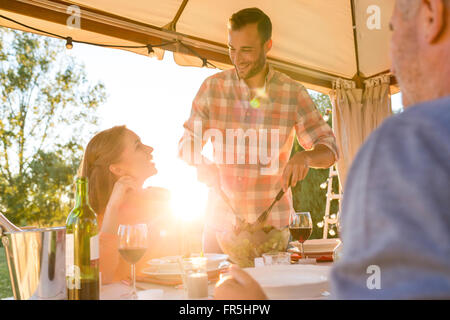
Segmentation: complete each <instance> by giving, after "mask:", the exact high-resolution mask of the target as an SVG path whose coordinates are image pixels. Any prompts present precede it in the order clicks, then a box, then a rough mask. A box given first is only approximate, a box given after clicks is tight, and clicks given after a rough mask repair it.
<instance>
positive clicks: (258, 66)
mask: <svg viewBox="0 0 450 320" xmlns="http://www.w3.org/2000/svg"><path fill="white" fill-rule="evenodd" d="M265 65H266V57H265V56H264V54H263V53H261V54H260V55H259V57H258V60H256V61H255V63H254V65H253V67H252V68H251V69H250V70H249V71H248V72H247V74H245V75H242V76H241V78H242V79H244V80H246V79H249V78H252V77H254V76H255V75H257V74H258V73H259V72H260V71H261V70H263V69H264V66H265ZM235 68H236V69H237V67H236V66H235Z"/></svg>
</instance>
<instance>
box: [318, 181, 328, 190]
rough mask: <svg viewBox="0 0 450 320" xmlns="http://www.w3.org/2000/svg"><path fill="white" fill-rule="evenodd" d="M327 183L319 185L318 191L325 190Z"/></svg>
mask: <svg viewBox="0 0 450 320" xmlns="http://www.w3.org/2000/svg"><path fill="white" fill-rule="evenodd" d="M327 185H328V183H327V182H326V181H325V182H324V183H322V184H321V185H320V189H325V188H326V187H327Z"/></svg>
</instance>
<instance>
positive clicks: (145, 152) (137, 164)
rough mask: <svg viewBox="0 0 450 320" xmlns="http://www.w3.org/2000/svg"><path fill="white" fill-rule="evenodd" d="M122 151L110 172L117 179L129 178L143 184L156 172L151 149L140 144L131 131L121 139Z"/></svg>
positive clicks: (139, 140)
mask: <svg viewBox="0 0 450 320" xmlns="http://www.w3.org/2000/svg"><path fill="white" fill-rule="evenodd" d="M123 144H124V150H123V152H122V155H121V157H120V159H119V161H118V162H117V163H114V164H112V165H111V166H110V170H111V172H112V173H113V174H115V175H116V176H118V177H122V176H131V177H133V178H135V179H137V180H139V181H142V182H144V181H145V180H146V179H147V178H149V177H151V176H153V175H155V174H156V173H157V172H158V171H157V170H156V168H155V164H154V163H153V162H152V159H153V156H152V152H153V148H152V147H150V146H147V145H145V144H143V143H142V142H141V139H140V138H139V137H138V136H137V135H136V134H135V133H134V132H133V131H131V130H127V131H126V133H125V136H124V137H123Z"/></svg>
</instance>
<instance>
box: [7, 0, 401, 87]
mask: <svg viewBox="0 0 450 320" xmlns="http://www.w3.org/2000/svg"><path fill="white" fill-rule="evenodd" d="M72 5H76V6H78V8H79V9H80V15H81V19H80V28H79V29H78V28H73V27H71V26H70V23H69V25H68V23H67V22H68V18H69V13H68V12H70V11H68V7H69V6H72ZM393 5H394V1H392V0H377V1H376V2H375V5H374V1H372V0H320V1H317V0H316V1H311V0H246V1H242V0H229V1H214V0H208V1H206V0H164V1H161V0H114V1H111V0H78V1H56V0H0V15H2V16H4V17H3V18H0V25H2V26H6V27H9V28H14V29H19V30H24V31H29V32H34V33H40V32H39V31H36V30H32V29H30V28H28V27H26V26H31V27H34V28H37V29H40V30H45V31H46V32H50V33H53V34H55V35H60V36H63V37H64V38H65V37H71V38H73V39H74V40H77V41H86V42H93V43H98V44H115V45H121V46H146V45H148V44H150V45H161V44H164V43H170V44H167V45H164V46H163V47H161V48H162V49H164V50H170V51H173V52H174V59H175V62H176V63H178V64H180V65H189V66H199V67H201V66H202V65H203V64H204V60H202V59H200V58H205V59H207V60H208V62H210V63H212V64H213V65H214V66H216V67H219V68H221V69H226V68H230V67H232V66H231V64H230V60H229V57H228V47H227V22H228V18H229V17H230V16H231V15H232V14H233V13H234V12H236V11H238V10H240V9H243V8H246V7H258V8H260V9H262V10H263V11H264V12H266V13H267V14H268V15H269V17H270V18H271V20H272V24H273V34H272V39H273V48H272V50H271V51H270V52H269V56H268V57H269V61H270V62H271V64H272V65H273V66H274V67H275V68H276V69H278V70H280V71H282V72H284V73H286V74H288V75H289V76H291V77H292V78H294V79H296V80H298V81H300V82H302V83H303V84H304V85H305V86H306V87H307V88H310V89H314V90H317V91H320V92H323V93H328V92H329V90H330V89H331V88H332V82H333V80H335V79H337V78H342V79H346V80H355V81H356V83H357V84H362V83H363V80H365V79H368V78H371V77H373V76H377V75H381V74H389V72H390V71H389V69H390V60H389V54H388V46H389V38H390V31H389V28H388V25H389V20H390V17H391V14H392V10H393ZM5 17H6V18H9V19H12V20H15V21H17V22H20V23H22V24H24V25H26V26H23V25H19V24H17V23H15V22H13V21H12V20H7V19H5ZM123 49H125V50H130V51H133V52H136V53H138V54H144V55H147V54H148V50H147V48H145V47H144V48H123ZM154 50H155V52H156V54H157V55H158V56H159V57H160V58H161V56H162V54H163V50H160V49H158V48H154ZM199 57H200V58H199ZM393 83H394V85H393V87H391V90H392V91H393V92H397V91H398V88H397V87H396V86H395V81H393Z"/></svg>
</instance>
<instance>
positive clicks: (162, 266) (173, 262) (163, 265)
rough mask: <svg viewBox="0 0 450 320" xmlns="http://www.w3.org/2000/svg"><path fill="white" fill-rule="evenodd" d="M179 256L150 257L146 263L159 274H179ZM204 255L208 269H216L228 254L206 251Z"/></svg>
mask: <svg viewBox="0 0 450 320" xmlns="http://www.w3.org/2000/svg"><path fill="white" fill-rule="evenodd" d="M180 257H181V256H168V257H163V258H159V259H152V260H150V261H147V264H148V265H150V267H151V268H152V269H154V270H155V272H157V273H159V274H180V265H179V264H178V259H179V258H180ZM205 257H206V258H208V262H207V268H208V271H209V270H215V269H218V268H219V265H220V264H221V263H222V262H223V261H226V260H227V259H228V255H226V254H219V253H206V254H205Z"/></svg>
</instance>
